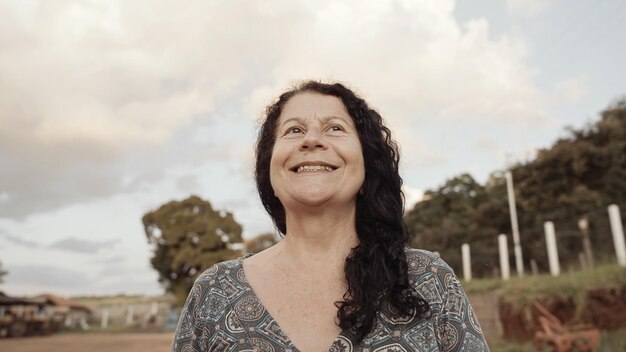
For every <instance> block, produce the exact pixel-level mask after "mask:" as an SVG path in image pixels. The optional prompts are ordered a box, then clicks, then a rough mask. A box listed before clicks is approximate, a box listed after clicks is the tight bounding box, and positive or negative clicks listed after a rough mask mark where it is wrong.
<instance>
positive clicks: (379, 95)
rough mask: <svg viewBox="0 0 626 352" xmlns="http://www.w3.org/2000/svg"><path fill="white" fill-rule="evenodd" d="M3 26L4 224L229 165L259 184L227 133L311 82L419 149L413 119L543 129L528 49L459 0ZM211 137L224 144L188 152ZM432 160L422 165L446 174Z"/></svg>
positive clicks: (23, 15)
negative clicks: (356, 104)
mask: <svg viewBox="0 0 626 352" xmlns="http://www.w3.org/2000/svg"><path fill="white" fill-rule="evenodd" d="M0 10H1V11H2V12H3V13H5V14H6V16H5V18H6V21H3V23H2V25H0V26H1V27H0V29H2V30H1V31H0V32H1V33H3V34H0V42H2V44H3V45H2V49H1V52H0V57H1V58H2V59H1V60H0V75H2V77H3V84H2V85H0V125H1V126H2V128H1V129H0V162H2V163H3V165H7V168H8V169H10V170H11V172H8V173H6V174H2V175H0V183H2V184H3V185H8V187H9V188H8V189H7V190H6V192H8V193H9V194H11V196H12V197H11V198H9V199H8V200H6V199H5V200H4V201H3V202H0V208H1V209H0V212H1V213H2V214H5V216H24V215H27V214H29V213H33V212H37V211H45V210H47V209H51V208H54V207H56V206H60V205H64V204H71V203H72V202H79V201H86V200H89V199H91V198H94V197H105V196H108V195H110V194H114V193H117V192H121V191H124V190H125V189H127V187H128V186H129V185H133V186H135V187H140V184H139V185H138V184H136V183H132V182H129V180H134V181H135V182H146V181H147V180H150V179H152V180H158V179H159V177H165V174H164V172H163V168H164V167H165V165H167V168H168V169H173V168H175V167H177V166H184V165H188V164H203V163H208V162H213V163H219V162H222V161H223V160H226V158H227V157H230V159H229V160H231V161H232V163H235V164H238V165H239V166H235V167H236V168H238V169H239V170H240V172H249V168H250V164H251V155H252V153H251V148H250V146H251V139H252V136H251V134H248V132H246V134H239V135H237V134H235V133H232V132H229V133H227V135H228V136H229V137H232V138H234V139H231V140H232V142H230V144H229V145H226V143H228V142H226V141H224V140H220V136H221V135H224V134H225V133H223V132H224V131H225V130H221V132H222V133H220V131H215V129H216V128H229V129H233V130H235V129H237V128H244V129H245V130H246V131H251V130H252V128H253V127H254V126H253V125H254V122H253V120H255V119H256V118H257V117H259V115H260V113H261V112H262V111H263V108H264V106H265V105H267V104H268V103H269V102H270V101H271V99H272V98H273V97H275V96H276V95H277V94H278V93H279V92H280V91H281V90H282V89H283V88H285V87H287V86H289V85H290V83H293V82H294V80H296V79H301V78H326V79H332V80H343V81H345V82H348V83H349V84H350V85H353V86H354V87H357V88H359V89H360V93H362V95H363V96H364V97H365V98H367V99H368V100H370V101H371V102H372V103H373V105H374V106H375V107H377V108H379V110H381V112H382V113H383V116H385V117H386V118H387V120H388V121H390V123H391V124H395V125H397V126H405V127H407V130H406V132H405V133H404V134H402V135H400V138H399V141H400V143H401V145H403V146H409V147H410V148H412V149H414V148H413V145H412V144H414V143H413V139H415V135H416V134H418V135H419V133H421V131H416V130H415V129H414V128H411V125H412V124H413V122H414V121H415V120H416V119H429V120H432V121H431V123H439V124H446V123H449V124H455V123H456V124H457V125H458V123H457V122H458V121H465V122H466V123H469V121H481V120H485V119H488V120H496V121H507V122H510V121H513V122H514V123H521V124H528V123H530V122H529V120H532V119H536V118H537V116H541V114H537V113H536V111H537V110H538V109H540V107H541V101H540V99H539V98H538V97H539V96H540V94H539V93H538V92H537V89H536V88H535V87H534V85H533V84H532V83H531V78H532V72H531V71H530V70H529V69H528V68H527V67H526V65H525V64H524V58H525V56H526V46H525V43H524V42H523V40H521V39H520V38H519V37H517V36H510V35H508V36H507V35H504V36H501V37H500V38H498V39H497V40H492V39H491V38H490V37H489V26H488V23H487V22H486V21H485V20H472V21H469V22H467V23H464V24H459V23H457V21H456V19H455V17H454V15H453V10H454V1H452V0H446V1H438V2H431V1H425V0H423V1H417V2H414V1H411V2H408V1H401V2H395V1H378V2H375V3H368V2H365V3H363V2H361V1H350V2H348V3H336V2H333V1H322V2H316V3H315V5H314V6H313V5H311V4H307V3H296V2H284V1H280V0H276V1H264V2H252V3H249V2H242V1H228V2H206V1H195V2H190V3H186V4H185V6H181V5H180V4H173V3H171V2H167V1H133V2H121V1H119V2H116V1H111V2H97V1H87V0H84V1H78V0H76V1H68V2H60V3H59V2H33V3H31V5H30V6H24V5H17V4H15V3H5V4H3V5H0ZM164 14H167V16H164ZM9 33H10V35H9ZM370 98H371V99H370ZM510 101H515V102H516V104H518V105H516V106H509V105H508V102H510ZM493 111H496V113H491V114H490V112H493ZM225 116H227V117H228V118H229V119H231V120H230V122H229V123H226V122H225V120H224V117H225ZM218 121H219V122H220V124H218V125H215V122H218ZM199 125H200V126H199ZM201 126H206V128H208V129H211V128H213V130H214V131H215V132H213V133H212V134H211V137H216V138H217V140H218V141H219V142H217V143H214V144H208V145H207V143H206V141H205V142H204V143H199V142H197V141H196V140H195V139H193V138H188V135H189V134H191V133H192V132H191V131H200V130H202V127H201ZM240 126H241V127H240ZM202 136H204V137H205V138H206V137H207V135H206V134H204V135H202ZM242 137H243V138H242ZM222 138H223V137H222ZM209 140H210V139H209ZM433 148H434V147H433V146H431V145H425V147H424V148H421V149H423V150H428V149H433ZM192 150H193V151H192ZM426 154H427V156H425V157H423V158H422V159H421V161H418V164H423V163H426V164H433V163H438V162H442V161H444V162H445V157H442V156H440V155H436V154H437V153H436V152H427V153H426ZM232 163H231V164H232ZM229 167H232V166H229ZM43 175H46V177H45V182H44V180H43V178H42V176H43ZM70 181H71V182H70Z"/></svg>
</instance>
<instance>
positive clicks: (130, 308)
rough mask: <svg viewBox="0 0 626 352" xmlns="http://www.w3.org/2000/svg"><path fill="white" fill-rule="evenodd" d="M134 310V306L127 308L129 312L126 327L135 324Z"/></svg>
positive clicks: (127, 312)
mask: <svg viewBox="0 0 626 352" xmlns="http://www.w3.org/2000/svg"><path fill="white" fill-rule="evenodd" d="M133 308H134V307H133V306H132V305H131V306H128V308H127V309H128V310H127V311H126V325H131V324H132V323H133V320H134V316H133V313H134V312H133V310H134V309H133Z"/></svg>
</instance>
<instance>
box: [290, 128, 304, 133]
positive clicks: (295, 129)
mask: <svg viewBox="0 0 626 352" xmlns="http://www.w3.org/2000/svg"><path fill="white" fill-rule="evenodd" d="M287 133H302V129H301V128H300V127H291V128H290V129H288V130H287Z"/></svg>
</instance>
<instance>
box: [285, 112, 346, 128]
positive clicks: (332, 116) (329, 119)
mask: <svg viewBox="0 0 626 352" xmlns="http://www.w3.org/2000/svg"><path fill="white" fill-rule="evenodd" d="M302 120H303V119H302V118H300V117H290V118H288V119H286V120H285V121H283V122H282V123H281V124H280V127H281V128H282V127H284V126H285V125H286V124H287V123H289V122H296V123H300V124H301V123H302ZM322 120H323V121H324V122H328V121H331V120H339V121H343V122H346V123H347V120H346V118H343V117H340V116H335V115H329V116H325V117H322Z"/></svg>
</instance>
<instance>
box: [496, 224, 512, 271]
mask: <svg viewBox="0 0 626 352" xmlns="http://www.w3.org/2000/svg"><path fill="white" fill-rule="evenodd" d="M498 249H499V250H500V275H501V276H502V280H508V279H509V278H510V277H511V270H510V268H509V247H508V246H507V240H506V235H505V234H501V235H499V236H498Z"/></svg>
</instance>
